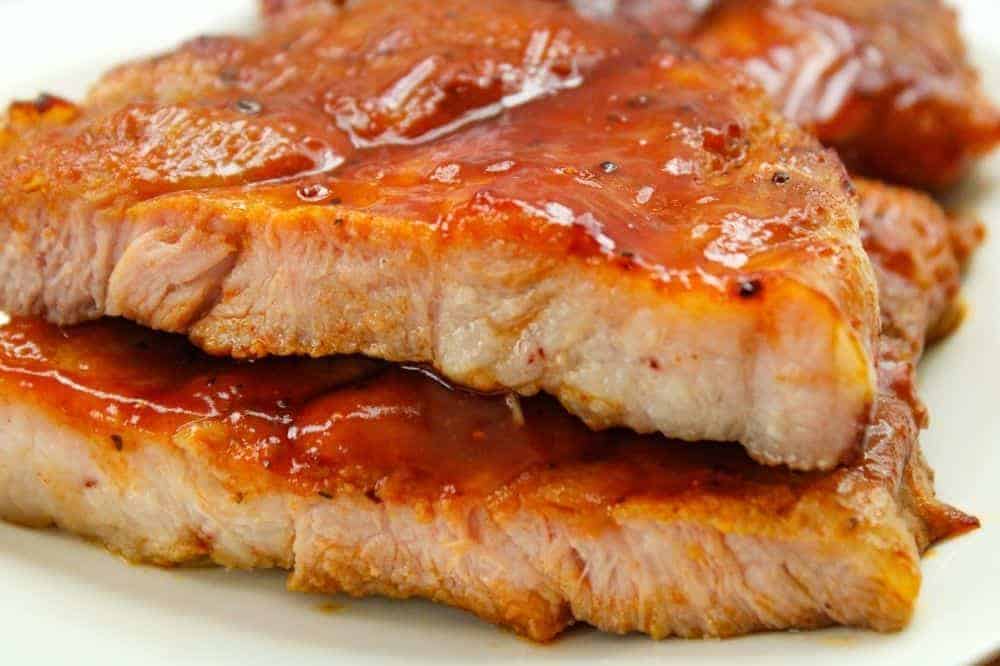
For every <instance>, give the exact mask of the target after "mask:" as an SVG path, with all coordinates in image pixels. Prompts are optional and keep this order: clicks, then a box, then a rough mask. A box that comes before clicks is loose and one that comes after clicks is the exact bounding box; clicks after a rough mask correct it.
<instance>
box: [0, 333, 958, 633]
mask: <svg viewBox="0 0 1000 666" xmlns="http://www.w3.org/2000/svg"><path fill="white" fill-rule="evenodd" d="M0 332H2V335H0V346H2V348H3V356H2V361H0V424H2V425H3V437H2V440H0V442H2V444H0V516H3V517H4V518H6V519H8V520H12V521H15V522H19V523H23V524H29V525H38V526H43V525H49V524H56V525H58V526H60V527H62V528H64V529H68V530H71V531H73V532H76V533H79V534H83V535H86V536H88V537H91V538H95V539H97V540H99V541H102V542H104V543H106V544H107V545H108V546H109V547H110V548H111V549H112V550H114V551H115V552H118V553H120V554H122V555H124V556H125V557H127V558H129V559H132V560H136V561H148V562H153V563H158V564H172V563H185V562H192V561H203V560H208V561H211V562H216V563H219V564H222V565H225V566H232V567H241V568H250V567H284V568H290V569H292V570H293V572H292V574H291V578H290V583H289V584H290V586H291V587H292V588H293V589H298V590H313V591H323V592H345V593H348V594H352V595H369V594H380V595H388V596H394V597H410V596H423V597H427V598H430V599H433V600H435V601H439V602H443V603H448V604H452V605H455V606H459V607H462V608H466V609H468V610H471V611H473V612H475V613H477V614H479V615H480V616H482V617H484V618H486V619H488V620H490V621H493V622H497V623H500V624H504V625H506V626H509V627H511V628H513V629H515V630H516V631H519V632H521V633H524V634H526V635H528V636H530V637H531V638H534V639H536V640H548V639H550V638H552V637H554V636H555V635H556V634H558V633H559V632H560V631H561V630H562V629H564V628H565V627H566V626H568V625H569V624H571V623H573V622H576V621H579V622H587V623H590V624H592V625H594V626H596V627H599V628H601V629H603V630H606V631H614V632H630V631H641V632H646V633H649V634H651V635H652V636H655V637H663V636H668V635H672V634H677V635H681V636H728V635H734V634H740V633H745V632H749V631H755V630H765V629H783V628H790V627H798V628H809V627H818V626H824V625H827V624H833V623H841V624H848V625H856V626H862V627H870V628H874V629H877V630H882V631H886V630H894V629H899V628H900V627H902V626H904V625H905V624H906V622H907V621H908V619H909V617H910V614H911V613H912V610H913V605H914V601H915V598H916V595H917V593H918V590H919V581H920V572H919V553H920V552H921V550H922V549H923V548H925V547H926V546H927V545H928V544H929V543H931V542H933V541H934V540H936V539H938V538H941V537H943V536H947V535H950V534H954V533H957V532H961V531H964V530H966V529H969V528H971V527H973V526H974V525H975V522H974V521H973V520H972V519H970V518H968V517H966V516H964V515H962V514H960V513H958V512H956V511H954V510H952V509H950V508H948V507H947V506H944V505H942V504H941V503H939V502H938V501H937V500H936V499H935V498H934V494H933V491H932V487H931V478H932V477H931V475H930V472H929V470H928V469H927V467H926V465H925V464H924V462H923V460H922V458H921V456H920V453H919V450H918V449H917V448H916V437H917V432H918V430H917V425H916V422H915V419H914V412H913V410H912V409H911V407H910V406H909V405H908V404H907V403H906V402H904V401H901V400H898V399H895V398H892V397H889V396H883V397H882V398H880V400H879V402H878V407H877V412H876V420H875V422H874V424H873V425H872V427H871V428H870V430H869V437H868V439H867V443H866V450H865V455H864V457H863V459H861V460H859V461H858V462H856V463H855V464H852V465H851V466H849V467H841V468H838V469H837V470H835V471H832V472H827V473H818V472H792V471H789V470H787V468H781V467H763V466H759V465H757V464H756V463H754V462H753V461H752V460H750V459H749V458H747V457H746V456H745V453H744V452H743V451H742V450H741V449H739V448H737V447H735V446H733V445H721V444H719V445H710V444H704V445H701V446H691V445H690V444H684V443H679V442H671V441H668V440H663V439H660V438H659V437H656V436H651V435H650V436H645V437H642V436H638V435H633V434H629V433H627V432H625V431H605V432H603V433H595V432H593V431H590V430H588V429H587V428H585V427H584V426H582V425H581V424H579V422H578V421H577V420H576V419H574V418H573V417H571V416H569V415H568V414H566V413H565V412H564V411H563V410H562V409H561V408H560V407H559V406H558V405H557V404H555V403H554V402H552V401H551V399H549V398H547V397H542V396H536V397H534V398H530V399H525V400H523V401H522V402H521V404H520V406H519V407H517V408H516V411H514V412H512V411H511V409H510V407H508V405H505V404H504V400H503V399H502V398H499V397H496V398H491V397H482V396H471V395H468V394H464V393H461V392H458V393H456V392H452V391H449V390H447V389H446V388H444V387H442V386H441V385H439V384H438V383H437V382H435V381H433V380H431V379H428V378H426V377H424V376H423V375H421V374H419V373H418V372H416V371H406V370H401V369H392V368H379V367H378V366H377V365H376V364H377V362H375V361H352V360H344V359H332V360H328V359H312V360H308V361H303V360H293V359H276V358H272V359H267V360H264V361H260V362H258V363H257V364H255V365H250V364H246V363H240V362H238V361H230V360H209V359H207V358H205V357H199V356H198V354H197V353H194V352H193V350H191V349H189V348H188V347H187V346H186V345H187V344H188V343H186V342H184V341H183V340H180V339H176V338H164V337H163V336H164V334H156V333H153V332H150V331H148V329H140V328H138V327H135V326H133V325H130V324H125V323H120V322H116V321H109V322H95V323H91V324H84V325H81V326H80V327H77V328H73V329H69V330H66V331H60V330H59V329H56V328H55V327H54V326H53V325H50V324H46V323H43V322H41V321H40V320H37V319H36V320H16V321H15V323H14V324H12V325H11V326H9V327H7V328H6V329H2V331H0ZM81 368H85V369H84V370H81ZM885 371H886V373H887V374H886V375H885V376H884V377H885V380H884V381H885V383H886V384H887V385H892V386H893V387H896V388H899V387H900V385H901V383H905V382H907V381H909V377H908V375H907V373H906V372H900V371H899V368H898V367H897V366H895V365H893V364H889V365H887V366H886V368H885ZM520 419H523V424H522V423H521V421H520Z"/></svg>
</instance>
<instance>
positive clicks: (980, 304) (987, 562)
mask: <svg viewBox="0 0 1000 666" xmlns="http://www.w3.org/2000/svg"><path fill="white" fill-rule="evenodd" d="M956 4H957V5H959V6H960V7H961V8H962V12H963V26H964V28H965V31H966V34H967V36H968V37H969V38H970V41H971V42H972V44H973V52H974V57H975V59H976V61H977V63H978V64H979V65H980V66H982V67H983V69H984V72H985V76H986V79H987V85H988V87H989V89H990V90H992V91H994V96H995V97H997V98H1000V43H998V41H997V40H998V39H1000V38H998V37H997V35H996V33H997V29H998V27H1000V3H997V2H996V1H995V0H967V1H966V2H958V3H956ZM253 13H254V0H200V1H191V0H179V1H173V2H152V1H146V2H128V1H126V0H121V1H118V2H113V1H110V0H85V1H70V0H66V1H62V2H44V1H41V0H38V1H26V0H22V1H16V0H15V1H11V0H0V63H2V65H0V101H2V100H7V99H9V98H11V97H15V96H17V97H34V96H35V95H36V94H37V93H38V92H39V91H41V90H47V91H51V92H58V93H60V94H63V95H67V96H71V97H74V96H80V95H81V94H82V93H83V91H84V90H85V88H86V86H87V85H88V83H89V82H90V81H92V80H93V79H94V78H95V77H96V76H97V75H98V74H99V73H100V72H101V71H102V70H103V69H105V68H107V67H109V66H111V65H113V64H115V63H117V62H119V61H121V60H122V59H123V58H126V57H132V56H135V55H140V54H144V53H151V52H156V51H158V50H164V49H167V48H170V47H171V46H173V45H174V44H176V43H177V42H178V41H180V40H181V39H184V38H186V37H189V36H193V35H195V34H197V33H199V32H206V31H207V32H213V31H214V32H219V31H226V30H247V29H250V28H252V26H253V25H254V19H253ZM960 202H961V204H962V205H963V206H966V207H971V208H972V209H973V210H976V211H978V212H979V213H980V214H981V215H983V216H984V217H985V218H986V219H987V221H988V222H990V221H992V222H993V224H992V226H993V228H994V229H1000V157H997V158H994V159H992V160H991V161H990V162H989V163H988V164H987V165H984V167H983V168H982V169H981V170H980V172H979V173H978V174H977V175H976V176H975V178H974V179H973V183H972V184H971V185H970V186H969V187H968V191H967V192H966V193H965V194H964V195H963V196H962V197H961V199H960ZM994 235H995V236H1000V231H997V232H996V233H995V234H994ZM967 296H968V299H969V301H970V303H971V309H970V315H969V318H968V320H967V321H966V324H965V326H964V327H963V328H962V329H961V330H960V331H959V332H958V334H957V335H955V336H953V337H952V338H951V339H949V340H948V341H946V342H945V343H943V344H942V345H940V346H939V347H938V348H936V349H934V350H933V351H932V353H931V354H930V356H929V358H928V360H927V361H926V363H925V365H924V367H923V369H922V373H921V379H922V389H923V395H924V397H925V398H926V399H927V401H928V403H929V405H930V407H931V413H932V418H933V425H932V427H931V429H930V430H929V431H928V432H926V433H925V434H924V438H923V442H924V448H925V452H926V454H927V456H928V458H929V459H930V461H931V464H932V465H933V467H934V468H935V469H936V470H937V488H938V492H939V494H940V495H941V496H942V497H944V498H945V499H947V500H948V501H950V502H952V503H954V504H955V505H957V506H959V507H961V508H963V509H966V510H968V511H970V512H972V513H974V514H976V515H978V516H979V517H980V518H981V519H982V520H983V528H982V529H981V530H980V531H978V532H976V533H974V534H972V535H970V536H966V537H963V538H961V539H958V540H955V541H953V542H950V543H946V544H944V545H941V546H939V547H937V548H935V549H934V550H932V551H931V553H930V556H929V557H928V558H927V559H926V560H925V562H924V574H925V578H924V588H923V591H922V594H921V597H920V601H919V604H918V608H917V613H916V617H915V618H914V621H913V623H912V625H911V626H910V627H909V629H907V630H906V631H904V632H902V633H900V634H895V635H888V636H886V635H878V634H874V633H867V632H859V631H852V630H845V629H834V630H829V631H823V632H811V633H784V634H770V635H762V636H752V637H748V638H742V639H736V640H726V641H680V640H668V641H663V642H654V641H651V640H648V639H646V638H642V637H628V638H617V637H612V636H605V635H601V634H599V633H597V632H594V631H589V630H573V631H571V632H569V634H568V635H567V636H566V637H564V638H563V639H561V640H559V641H558V642H556V643H555V644H554V645H551V646H546V647H541V646H536V645H533V644H531V643H529V642H526V641H523V640H521V639H518V638H516V637H514V636H512V635H511V634H509V633H506V632H504V631H502V630H500V629H497V628H494V627H492V626H491V625H488V624H486V623H483V622H480V621H478V620H476V619H474V618H472V617H471V616H469V615H467V614H465V613H463V612H460V611H455V610H451V609H447V608H442V607H438V606H434V605H432V604H430V603H427V602H422V601H412V602H388V601H383V600H378V599H371V600H363V601H357V600H343V599H337V600H336V602H337V603H338V604H341V605H342V606H343V608H342V609H341V610H337V611H335V612H329V611H327V612H324V611H322V610H321V606H322V604H324V602H325V601H328V600H326V599H324V598H322V597H318V596H307V595H299V594H291V593H287V592H284V590H283V577H282V575H280V574H278V573H275V572H270V573H268V572H258V573H252V574H250V573H238V572H226V571H221V570H174V571H164V570H159V569H154V568H149V567H137V566H131V565H127V564H124V563H123V562H121V561H120V560H118V559H117V558H115V557H113V556H110V555H108V554H107V553H105V552H104V551H103V550H102V549H100V548H98V547H95V546H91V545H88V544H85V543H82V542H80V541H77V540H75V539H73V538H70V537H65V536H62V535H60V534H58V533H54V532H35V531H30V530H25V529H21V528H16V527H11V526H7V525H0V664H4V665H6V664H11V665H14V664H17V665H20V664H29V663H30V664H36V663H41V664H46V663H55V662H56V661H58V662H61V663H71V664H74V665H78V664H87V663H97V662H101V663H107V662H109V661H110V662H111V663H124V662H126V661H128V662H135V663H140V664H176V663H191V662H195V661H204V662H207V663H234V664H236V663H238V664H258V663H260V664H264V663H267V664H286V663H292V660H294V663H295V664H296V666H305V665H306V664H313V663H316V664H342V663H343V664H348V663H350V664H376V663H378V664H381V663H407V664H414V665H415V664H423V663H427V664H467V663H473V662H475V663H488V662H497V661H504V662H509V661H530V662H539V663H543V662H544V663H553V664H555V663H565V664H578V663H588V664H589V663H595V664H597V663H615V664H621V663H636V664H641V663H649V664H652V663H660V662H661V661H662V660H664V659H668V658H683V659H684V660H687V659H692V658H698V659H699V660H701V661H703V662H705V663H716V662H718V663H725V664H731V663H732V662H733V660H734V659H739V660H747V661H758V660H760V661H764V660H765V659H766V660H767V661H768V662H769V663H803V661H804V660H806V659H808V660H809V661H810V662H811V663H812V664H816V665H818V664H824V663H831V664H833V663H844V662H850V663H854V664H861V663H868V662H872V663H874V662H879V663H885V662H886V661H891V662H907V663H910V664H914V663H918V664H923V663H927V664H947V663H958V662H968V661H971V660H973V659H975V658H977V657H981V656H983V655H985V654H987V653H989V652H991V651H993V650H995V649H997V648H1000V453H998V448H1000V243H998V241H997V240H994V241H992V242H990V243H989V244H988V245H987V247H986V248H985V249H984V250H983V251H982V252H981V253H980V256H979V257H978V259H977V261H976V262H975V264H974V266H973V270H972V271H971V274H970V280H969V285H968V289H967Z"/></svg>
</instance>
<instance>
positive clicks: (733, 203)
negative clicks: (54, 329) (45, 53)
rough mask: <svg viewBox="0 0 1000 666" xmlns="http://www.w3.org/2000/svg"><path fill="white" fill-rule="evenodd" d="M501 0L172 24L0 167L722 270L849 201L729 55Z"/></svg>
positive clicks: (726, 273) (546, 5) (808, 251)
mask: <svg viewBox="0 0 1000 666" xmlns="http://www.w3.org/2000/svg"><path fill="white" fill-rule="evenodd" d="M503 8H504V9H503V11H498V10H497V6H496V5H494V4H491V3H482V4H477V3H471V4H469V3H466V2H460V1H459V0H443V1H435V2H429V1H424V2H420V1H417V2H411V3H407V4H406V11H400V9H399V7H398V6H397V5H396V3H392V2H389V3H378V2H372V3H361V6H358V7H357V8H348V9H344V10H343V11H340V12H334V13H333V14H332V15H330V16H326V17H311V18H310V19H308V20H302V21H298V22H296V21H292V22H290V23H288V24H287V25H285V24H280V25H278V26H275V27H272V28H271V29H270V30H269V31H266V32H264V33H263V34H261V35H260V36H258V37H256V38H236V37H213V38H200V39H197V40H194V41H192V42H190V43H188V44H186V45H185V46H183V47H182V48H180V49H179V50H178V51H176V52H175V53H172V54H169V55H166V56H163V57H161V58H158V59H154V60H152V61H147V62H145V63H138V64H135V65H127V66H125V67H122V68H119V69H118V70H115V71H113V72H112V73H111V74H109V75H108V77H106V78H105V80H104V81H102V82H101V83H99V84H98V85H97V86H96V88H95V92H94V94H93V95H92V96H91V99H90V101H89V104H88V106H87V107H86V110H85V114H84V116H85V117H84V119H83V120H82V121H80V123H79V124H78V125H75V126H74V129H73V130H72V131H70V132H68V133H67V134H66V135H65V136H60V137H53V141H54V142H55V143H56V145H55V146H53V145H46V142H41V143H42V145H41V147H40V148H39V149H40V150H42V151H43V152H44V155H30V156H29V159H26V160H23V161H22V162H19V164H18V165H17V167H16V168H11V170H10V172H9V173H8V174H7V176H6V179H7V180H9V181H10V182H4V181H0V190H4V189H6V190H9V191H10V192H18V193H19V192H20V191H22V189H23V188H24V187H26V186H27V185H26V184H29V183H31V184H35V186H37V181H38V173H39V172H41V173H43V174H45V177H46V178H48V179H51V180H52V182H54V183H55V182H58V183H59V184H60V186H63V187H60V189H59V192H60V196H66V195H65V194H64V192H65V189H64V186H66V185H67V184H69V183H73V184H76V185H77V186H79V187H80V188H81V189H82V190H84V192H85V196H86V197H87V198H88V200H105V199H107V200H108V201H117V202H120V203H121V205H123V206H124V205H128V204H129V203H132V202H134V201H135V200H143V199H149V198H152V197H156V196H159V195H163V194H169V193H177V192H187V191H189V190H191V189H196V190H205V189H207V188H211V189H210V191H208V192H207V193H206V196H209V197H211V196H223V195H224V192H220V191H219V190H218V189H217V188H225V187H233V188H239V189H238V190H234V191H233V194H234V195H235V196H237V197H238V198H240V199H241V200H242V201H244V202H246V201H248V200H258V198H259V200H261V201H267V202H268V203H270V204H271V205H273V206H278V207H281V208H292V207H303V206H317V205H319V206H333V208H332V209H330V211H329V214H328V215H327V216H326V221H327V222H328V223H329V224H330V225H331V226H332V225H334V224H335V223H336V221H337V220H338V219H342V218H343V217H344V216H343V215H342V214H341V211H346V212H358V213H363V214H366V215H368V214H374V215H381V216H396V217H400V218H402V219H406V220H411V221H414V222H415V223H416V224H423V225H426V226H427V227H429V228H432V229H434V230H436V231H437V232H438V233H439V234H440V235H441V237H443V238H446V239H455V240H460V239H463V238H470V237H471V238H475V239H476V240H477V241H478V240H482V239H483V238H486V239H494V238H499V239H504V240H512V241H516V242H518V243H522V244H530V245H532V246H533V247H534V248H536V249H540V250H542V251H547V252H549V253H551V254H552V255H553V256H558V257H565V256H566V254H567V253H571V254H573V255H575V256H584V257H587V258H589V259H593V260H602V261H603V260H610V262H611V263H613V264H614V265H617V266H620V267H622V268H625V269H632V268H635V267H639V268H641V269H644V270H646V271H648V272H649V273H650V274H651V275H653V276H655V277H657V278H659V279H660V280H661V281H663V282H668V283H669V282H672V283H674V284H677V285H680V286H682V287H688V286H690V285H691V284H707V285H710V286H712V287H715V288H718V289H719V290H720V291H722V292H723V293H733V292H734V291H735V289H736V285H738V283H740V282H742V281H743V280H744V279H745V278H746V277H747V274H752V273H754V272H755V271H758V270H764V269H765V268H768V269H770V268H778V269H781V268H782V267H786V266H789V265H793V264H795V262H793V261H791V259H792V258H793V257H795V258H796V261H797V262H798V264H803V263H810V262H816V261H820V262H824V261H829V253H830V252H836V251H838V250H837V249H836V248H833V247H832V246H834V245H836V242H835V241H836V239H837V238H838V237H839V235H838V233H832V234H827V233H824V230H831V231H832V230H833V229H834V228H837V229H839V231H841V232H843V233H844V234H845V235H846V234H847V233H848V231H849V229H850V228H851V226H852V224H853V222H854V207H853V202H852V200H851V198H850V196H849V193H848V192H847V189H846V186H845V185H844V183H845V182H846V178H845V175H844V173H843V171H842V168H841V166H840V164H839V162H838V161H837V160H836V159H834V158H833V157H832V156H831V155H827V154H826V153H825V152H823V151H822V150H821V149H820V148H819V146H818V144H817V143H816V142H815V141H814V140H812V139H811V138H810V137H809V136H808V135H806V134H805V133H802V132H799V131H798V130H796V129H793V128H791V127H790V126H787V125H784V124H782V123H781V122H780V121H779V119H778V117H777V115H776V114H774V113H772V112H771V110H770V106H769V105H768V104H767V103H766V101H765V100H764V98H763V95H762V93H761V92H760V91H759V90H758V89H756V88H755V87H753V86H750V85H749V83H748V81H747V80H746V79H744V78H743V77H741V76H740V75H739V74H737V73H735V72H734V71H732V70H730V69H728V68H722V67H717V66H714V65H711V64H708V63H706V62H704V61H703V60H701V59H699V58H697V57H696V56H694V55H692V54H691V53H690V52H689V51H686V50H684V49H682V48H680V47H676V46H671V45H669V44H665V43H660V42H658V41H657V40H656V39H654V38H653V36H651V35H649V34H646V33H645V32H642V31H636V30H635V29H634V27H633V26H631V25H630V24H625V23H623V24H621V25H619V24H608V23H600V22H594V21H589V20H586V19H585V18H583V17H582V16H581V15H579V14H578V13H577V12H575V11H574V10H573V9H572V7H570V6H568V5H567V4H566V3H561V2H536V1H532V2H528V1H526V0H511V1H510V2H507V3H504V4H503ZM30 149H33V147H32V148H30ZM30 149H29V150H30ZM47 162H49V164H48V165H47V166H46V163H47ZM0 173H3V170H0ZM778 173H780V174H783V175H784V176H787V177H784V176H783V180H782V181H781V182H780V183H779V182H777V181H775V179H774V176H775V174H778ZM2 196H3V195H2V193H0V199H2ZM324 210H325V209H324ZM238 211H239V206H229V207H228V210H227V211H226V215H227V216H229V217H231V216H237V215H239V212H238ZM259 218H260V214H259V213H257V214H256V217H250V218H248V219H249V221H250V222H253V220H255V219H259ZM349 221H350V218H349V217H348V223H349ZM841 249H842V248H841ZM824 257H826V258H824Z"/></svg>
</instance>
